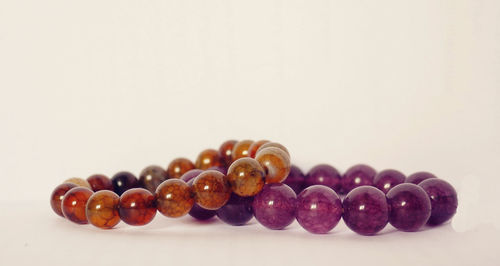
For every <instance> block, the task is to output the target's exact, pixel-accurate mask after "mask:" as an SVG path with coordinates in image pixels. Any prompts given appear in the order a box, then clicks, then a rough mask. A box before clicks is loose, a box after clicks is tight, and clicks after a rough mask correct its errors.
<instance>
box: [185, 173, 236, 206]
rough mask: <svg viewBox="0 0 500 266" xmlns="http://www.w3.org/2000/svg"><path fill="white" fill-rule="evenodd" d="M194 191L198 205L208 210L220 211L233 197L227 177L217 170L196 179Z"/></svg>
mask: <svg viewBox="0 0 500 266" xmlns="http://www.w3.org/2000/svg"><path fill="white" fill-rule="evenodd" d="M192 190H193V193H194V195H195V200H196V203H197V204H198V205H200V206H201V207H203V208H205V209H207V210H217V209H219V208H220V207H222V206H224V204H226V202H227V201H228V200H229V197H230V196H231V188H230V187H229V184H228V182H227V180H226V176H224V174H222V173H221V172H219V171H215V170H207V171H204V172H203V173H201V174H199V175H198V176H197V177H196V178H195V179H194V182H193V186H192Z"/></svg>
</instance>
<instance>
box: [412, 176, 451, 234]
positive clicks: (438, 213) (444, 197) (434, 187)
mask: <svg viewBox="0 0 500 266" xmlns="http://www.w3.org/2000/svg"><path fill="white" fill-rule="evenodd" d="M419 186H420V187H422V188H423V189H424V190H425V192H426V193H427V195H428V196H429V198H430V200H431V206H432V207H431V208H432V211H431V217H430V218H429V220H428V221H427V224H428V225H439V224H442V223H444V222H446V221H448V220H450V219H451V218H452V217H453V215H455V213H456V212H457V207H458V199H457V192H456V191H455V189H454V188H453V186H452V185H450V183H448V182H446V181H444V180H442V179H437V178H432V179H427V180H425V181H423V182H421V183H420V184H419Z"/></svg>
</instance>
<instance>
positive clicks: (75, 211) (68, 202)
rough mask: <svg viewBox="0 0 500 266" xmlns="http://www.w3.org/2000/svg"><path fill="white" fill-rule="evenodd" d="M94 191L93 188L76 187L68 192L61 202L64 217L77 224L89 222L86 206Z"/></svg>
mask: <svg viewBox="0 0 500 266" xmlns="http://www.w3.org/2000/svg"><path fill="white" fill-rule="evenodd" d="M92 193H93V192H92V190H90V189H88V188H86V187H74V188H72V189H70V190H69V191H68V192H66V195H64V198H63V200H62V202H61V209H62V213H63V214H64V217H66V219H68V220H70V221H72V222H74V223H77V224H86V223H88V221H87V216H86V215H85V207H86V205H87V201H88V199H89V198H90V196H92Z"/></svg>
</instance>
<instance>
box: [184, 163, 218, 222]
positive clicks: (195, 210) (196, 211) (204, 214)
mask: <svg viewBox="0 0 500 266" xmlns="http://www.w3.org/2000/svg"><path fill="white" fill-rule="evenodd" d="M192 171H194V170H192ZM200 171H201V170H200ZM186 174H187V173H186ZM196 176H198V175H196ZM196 176H194V177H196ZM193 182H194V178H192V179H190V180H189V182H188V185H189V187H192V186H193ZM215 214H216V212H215V211H214V210H207V209H204V208H202V207H200V205H198V204H196V203H195V204H194V205H193V207H192V208H191V210H190V211H189V215H190V216H191V217H193V218H195V219H196V220H200V221H204V220H208V219H210V218H212V217H214V216H215Z"/></svg>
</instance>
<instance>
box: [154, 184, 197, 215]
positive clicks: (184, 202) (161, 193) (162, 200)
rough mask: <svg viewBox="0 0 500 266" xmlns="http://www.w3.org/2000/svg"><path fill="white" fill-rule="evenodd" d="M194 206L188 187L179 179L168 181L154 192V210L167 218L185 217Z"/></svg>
mask: <svg viewBox="0 0 500 266" xmlns="http://www.w3.org/2000/svg"><path fill="white" fill-rule="evenodd" d="M193 204H194V196H193V194H192V193H191V188H190V187H189V185H188V184H187V183H186V182H184V180H181V179H169V180H167V181H165V182H163V183H162V184H161V185H160V186H159V187H158V189H157V190H156V208H157V209H158V211H160V213H161V214H163V215H165V216H167V217H181V216H184V215H186V214H187V213H188V212H189V211H190V210H191V208H192V207H193Z"/></svg>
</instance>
